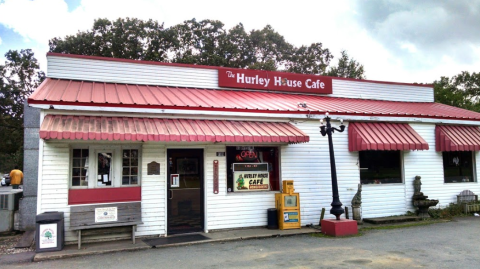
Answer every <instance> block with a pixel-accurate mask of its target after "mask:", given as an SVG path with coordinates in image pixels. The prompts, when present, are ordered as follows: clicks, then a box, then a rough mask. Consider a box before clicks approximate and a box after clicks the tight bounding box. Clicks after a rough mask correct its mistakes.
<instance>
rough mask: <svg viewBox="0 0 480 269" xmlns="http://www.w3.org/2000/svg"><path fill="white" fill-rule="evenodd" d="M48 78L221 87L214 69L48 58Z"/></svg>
mask: <svg viewBox="0 0 480 269" xmlns="http://www.w3.org/2000/svg"><path fill="white" fill-rule="evenodd" d="M47 70H48V71H47V76H48V77H51V78H62V79H78V80H88V81H99V82H116V83H130V84H145V85H163V86H172V87H194V88H218V82H217V81H218V72H217V70H214V69H202V68H189V67H176V66H164V65H149V64H137V63H126V62H113V61H100V60H90V59H78V58H67V57H55V56H49V57H48V64H47Z"/></svg>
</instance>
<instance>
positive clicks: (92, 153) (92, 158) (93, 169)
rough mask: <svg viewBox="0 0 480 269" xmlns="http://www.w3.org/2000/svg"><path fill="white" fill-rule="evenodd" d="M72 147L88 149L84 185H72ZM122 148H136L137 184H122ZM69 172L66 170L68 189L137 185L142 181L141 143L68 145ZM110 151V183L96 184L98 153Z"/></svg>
mask: <svg viewBox="0 0 480 269" xmlns="http://www.w3.org/2000/svg"><path fill="white" fill-rule="evenodd" d="M74 149H88V153H89V156H88V175H87V181H88V183H87V185H86V186H73V185H72V184H73V180H72V176H73V150H74ZM123 150H138V175H137V184H126V185H123V184H122V177H123V164H122V161H123V157H122V154H123ZM69 151H70V152H69V156H70V160H69V172H68V181H69V182H68V186H69V189H95V188H99V189H100V188H127V187H139V186H141V182H142V145H140V144H133V145H84V144H74V145H71V146H70V147H69ZM100 152H112V156H113V157H112V159H113V162H112V164H111V168H110V169H111V171H112V172H111V173H112V177H113V178H112V184H111V185H109V186H98V183H97V182H98V160H97V158H98V153H100Z"/></svg>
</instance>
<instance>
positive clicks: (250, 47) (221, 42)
mask: <svg viewBox="0 0 480 269" xmlns="http://www.w3.org/2000/svg"><path fill="white" fill-rule="evenodd" d="M49 45H50V51H51V52H59V53H71V54H79V55H90V56H105V57H114V58H125V59H136V60H151V61H162V62H172V63H187V64H201V65H210V66H223V67H233V68H248V69H260V70H270V71H274V70H277V71H287V72H294V73H303V74H316V75H325V74H326V69H327V67H328V65H329V64H330V61H331V59H332V58H333V56H332V55H331V54H330V51H329V50H328V49H326V48H323V46H322V43H313V44H311V45H310V46H301V47H295V46H294V45H292V44H291V43H289V42H287V41H286V40H285V38H284V37H283V36H282V35H281V34H279V33H278V32H276V31H275V30H274V29H273V28H272V27H271V26H270V25H267V26H265V27H264V28H263V29H261V30H252V31H251V32H250V33H247V32H246V31H245V29H244V27H243V25H242V24H241V23H240V24H238V25H236V26H234V27H233V28H231V29H230V30H226V29H225V28H224V24H223V23H222V22H220V21H216V20H202V21H197V20H195V19H192V20H187V21H184V22H183V23H182V24H178V25H175V26H172V27H170V28H164V27H163V24H159V23H158V22H155V21H152V20H149V21H142V20H139V19H133V18H132V19H131V18H126V19H117V20H116V21H109V20H107V19H97V20H95V22H94V24H93V27H92V29H91V30H88V31H85V32H78V33H77V34H76V35H72V36H66V37H65V38H53V39H51V40H50V41H49ZM361 67H362V70H363V66H361Z"/></svg>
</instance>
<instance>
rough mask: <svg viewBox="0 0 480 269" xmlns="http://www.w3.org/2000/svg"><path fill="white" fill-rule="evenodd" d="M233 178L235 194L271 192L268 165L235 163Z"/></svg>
mask: <svg viewBox="0 0 480 269" xmlns="http://www.w3.org/2000/svg"><path fill="white" fill-rule="evenodd" d="M233 176H234V180H235V187H234V188H233V191H235V192H241V191H268V190H270V178H269V173H268V164H267V163H234V164H233Z"/></svg>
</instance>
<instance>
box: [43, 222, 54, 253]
mask: <svg viewBox="0 0 480 269" xmlns="http://www.w3.org/2000/svg"><path fill="white" fill-rule="evenodd" d="M39 241H40V242H39V243H40V244H39V246H40V248H41V249H42V248H56V247H57V223H50V224H40V236H39Z"/></svg>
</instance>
